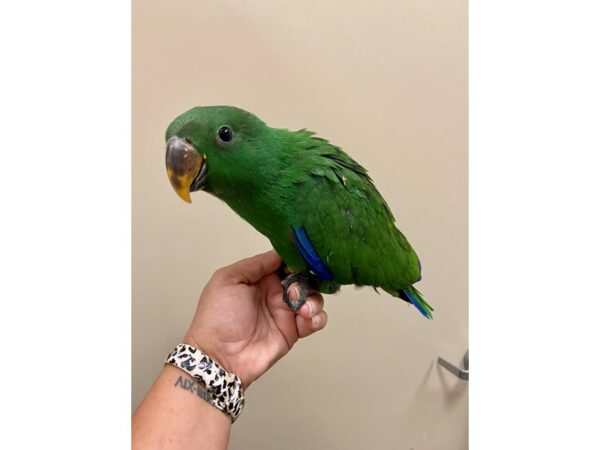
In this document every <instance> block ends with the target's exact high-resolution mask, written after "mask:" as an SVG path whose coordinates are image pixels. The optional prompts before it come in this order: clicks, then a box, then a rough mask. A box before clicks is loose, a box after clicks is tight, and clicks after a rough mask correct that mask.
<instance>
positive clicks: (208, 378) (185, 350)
mask: <svg viewBox="0 0 600 450" xmlns="http://www.w3.org/2000/svg"><path fill="white" fill-rule="evenodd" d="M165 364H172V365H174V366H176V367H179V368H180V369H181V370H183V371H185V372H187V373H188V374H189V375H190V376H191V377H192V378H194V379H195V380H196V381H197V382H198V383H199V384H200V386H202V387H203V388H204V389H205V390H206V391H207V392H208V394H209V395H210V398H211V400H212V401H211V402H210V403H211V404H212V405H213V406H214V407H215V408H217V409H219V410H221V411H222V412H223V413H225V414H227V415H228V416H229V417H230V418H231V422H232V423H233V422H235V420H236V419H237V418H238V417H239V415H240V414H241V413H242V409H243V408H244V401H245V400H244V390H243V389H242V382H241V381H240V378H239V377H238V376H237V375H235V374H233V373H229V372H227V371H226V370H225V369H223V368H222V367H221V366H219V365H218V364H217V363H216V362H215V361H214V360H213V359H212V358H211V357H210V356H208V355H206V354H204V353H202V352H201V351H200V350H198V349H197V348H194V347H192V346H191V345H188V344H179V345H178V346H177V347H175V348H174V349H173V351H172V352H171V353H169V354H168V355H167V358H166V359H165Z"/></svg>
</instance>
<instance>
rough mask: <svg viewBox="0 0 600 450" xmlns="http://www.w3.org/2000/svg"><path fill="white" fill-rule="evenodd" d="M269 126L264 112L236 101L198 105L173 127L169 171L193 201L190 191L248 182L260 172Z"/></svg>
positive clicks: (179, 192)
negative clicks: (257, 112) (263, 118)
mask: <svg viewBox="0 0 600 450" xmlns="http://www.w3.org/2000/svg"><path fill="white" fill-rule="evenodd" d="M268 130H269V128H268V127H267V125H265V123H264V122H262V121H261V120H260V119H259V118H258V117H256V116H254V115H253V114H251V113H249V112H246V111H244V110H242V109H239V108H235V107H232V106H204V107H196V108H193V109H191V110H189V111H187V112H185V113H183V114H181V115H180V116H179V117H177V118H176V119H175V120H174V121H173V122H172V123H171V124H170V125H169V127H168V129H167V133H166V136H165V138H166V141H167V153H166V164H167V175H168V177H169V180H170V182H171V186H172V187H173V189H174V190H175V192H176V193H177V195H179V197H181V198H182V199H183V200H185V201H186V202H188V203H191V198H190V193H191V192H195V191H199V190H204V191H207V192H211V193H213V194H215V195H217V196H219V193H220V192H221V191H223V190H224V189H226V188H227V187H228V186H235V187H236V188H239V187H241V186H243V185H245V184H247V183H248V182H249V181H250V180H251V179H252V176H253V174H255V173H256V172H257V171H256V164H257V163H259V162H260V161H261V160H264V159H265V158H264V157H265V156H266V155H261V154H260V153H261V151H262V148H263V146H260V145H258V143H259V142H264V140H265V138H266V137H267V136H266V135H268Z"/></svg>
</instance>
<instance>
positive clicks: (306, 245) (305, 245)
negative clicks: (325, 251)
mask: <svg viewBox="0 0 600 450" xmlns="http://www.w3.org/2000/svg"><path fill="white" fill-rule="evenodd" d="M292 233H294V242H295V244H296V248H298V251H299V252H300V254H301V255H302V257H303V258H304V260H305V261H306V263H307V264H308V267H309V268H310V270H312V271H313V272H314V273H315V275H317V276H318V277H319V278H320V279H321V280H324V281H333V274H332V273H331V271H330V270H329V268H328V267H327V266H326V265H325V263H324V262H323V260H322V259H321V257H320V256H319V254H318V253H317V250H316V249H315V247H314V246H313V244H312V242H311V241H310V239H309V238H308V235H307V234H306V230H304V227H292Z"/></svg>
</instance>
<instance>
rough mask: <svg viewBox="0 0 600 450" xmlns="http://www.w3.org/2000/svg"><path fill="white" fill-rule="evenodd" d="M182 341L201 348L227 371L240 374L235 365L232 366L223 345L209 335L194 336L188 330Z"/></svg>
mask: <svg viewBox="0 0 600 450" xmlns="http://www.w3.org/2000/svg"><path fill="white" fill-rule="evenodd" d="M182 342H183V343H184V344H188V345H191V346H192V347H195V348H197V349H199V350H201V351H202V352H203V353H205V354H207V355H208V356H210V357H211V358H212V359H213V360H214V361H215V362H216V363H217V364H218V365H219V366H221V367H222V368H223V369H225V370H226V371H227V372H229V373H235V374H236V375H238V374H237V373H236V372H235V370H234V367H232V364H231V363H230V361H229V358H227V357H226V356H225V352H223V351H222V349H221V346H220V345H218V344H217V343H215V342H213V340H212V339H210V338H208V337H203V338H201V339H198V338H196V337H194V336H193V335H192V334H191V333H189V332H188V333H187V334H186V335H185V336H184V338H183V341H182Z"/></svg>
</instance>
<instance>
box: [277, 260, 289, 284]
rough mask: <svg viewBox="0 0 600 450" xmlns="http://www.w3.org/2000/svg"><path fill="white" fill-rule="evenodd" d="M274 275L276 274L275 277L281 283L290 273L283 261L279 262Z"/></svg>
mask: <svg viewBox="0 0 600 450" xmlns="http://www.w3.org/2000/svg"><path fill="white" fill-rule="evenodd" d="M275 273H276V274H277V276H278V277H279V279H280V280H281V281H283V280H285V279H286V278H287V277H288V276H289V274H290V271H289V269H288V267H287V265H286V264H285V261H281V265H280V266H279V268H278V269H277V270H276V271H275Z"/></svg>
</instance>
